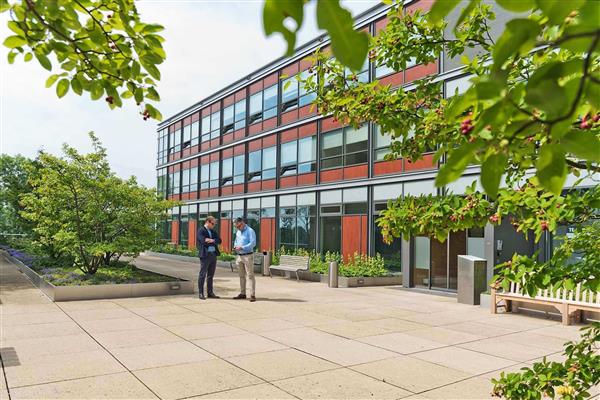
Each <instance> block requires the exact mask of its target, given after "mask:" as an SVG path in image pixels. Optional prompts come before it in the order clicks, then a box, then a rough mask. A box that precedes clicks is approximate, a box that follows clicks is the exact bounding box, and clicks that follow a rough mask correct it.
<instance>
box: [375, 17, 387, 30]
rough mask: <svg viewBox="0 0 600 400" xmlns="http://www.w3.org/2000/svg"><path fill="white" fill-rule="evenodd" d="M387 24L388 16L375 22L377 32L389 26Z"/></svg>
mask: <svg viewBox="0 0 600 400" xmlns="http://www.w3.org/2000/svg"><path fill="white" fill-rule="evenodd" d="M387 24H388V19H387V17H386V18H383V19H380V20H379V21H377V22H375V33H379V31H380V30H382V29H383V28H385V27H386V26H387Z"/></svg>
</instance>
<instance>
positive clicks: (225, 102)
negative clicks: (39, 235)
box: [223, 95, 234, 107]
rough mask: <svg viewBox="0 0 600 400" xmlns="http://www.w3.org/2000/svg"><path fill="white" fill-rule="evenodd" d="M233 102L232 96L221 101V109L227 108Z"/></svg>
mask: <svg viewBox="0 0 600 400" xmlns="http://www.w3.org/2000/svg"><path fill="white" fill-rule="evenodd" d="M233 102H234V95H231V96H228V97H226V98H225V99H223V107H227V106H229V105H231V104H233Z"/></svg>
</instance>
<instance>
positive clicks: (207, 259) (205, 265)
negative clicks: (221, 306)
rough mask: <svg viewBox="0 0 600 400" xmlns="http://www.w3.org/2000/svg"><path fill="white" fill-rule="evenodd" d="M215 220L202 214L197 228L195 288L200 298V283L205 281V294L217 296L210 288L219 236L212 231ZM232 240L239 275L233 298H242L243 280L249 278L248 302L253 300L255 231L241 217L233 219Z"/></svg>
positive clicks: (210, 296) (201, 296)
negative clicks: (236, 289) (234, 229)
mask: <svg viewBox="0 0 600 400" xmlns="http://www.w3.org/2000/svg"><path fill="white" fill-rule="evenodd" d="M216 224H217V221H216V219H215V218H214V217H213V216H208V217H206V220H205V222H204V226H202V227H200V228H199V229H198V234H197V239H196V240H197V248H198V256H199V257H200V274H199V275H198V291H199V297H200V299H201V300H206V296H204V282H205V281H206V293H207V296H208V298H212V299H218V298H219V296H217V295H216V294H215V292H214V290H213V278H214V276H215V271H216V268H217V256H218V255H219V254H220V252H219V244H221V238H220V236H219V234H218V232H217V231H216V230H215V227H216ZM235 227H236V229H237V231H236V233H235V241H234V245H233V248H234V250H235V252H236V254H237V256H236V264H237V267H238V271H239V276H240V294H238V295H237V296H235V297H234V299H235V300H241V299H246V298H247V296H246V280H249V281H250V290H251V292H250V301H251V302H254V301H256V280H255V278H254V253H253V252H254V247H255V246H256V233H255V232H254V229H252V228H251V227H250V226H248V224H246V222H245V221H244V219H243V218H237V219H236V220H235Z"/></svg>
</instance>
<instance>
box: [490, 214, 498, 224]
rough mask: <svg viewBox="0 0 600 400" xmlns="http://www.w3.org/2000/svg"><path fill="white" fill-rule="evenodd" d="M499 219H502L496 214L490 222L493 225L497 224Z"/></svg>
mask: <svg viewBox="0 0 600 400" xmlns="http://www.w3.org/2000/svg"><path fill="white" fill-rule="evenodd" d="M499 219H500V217H499V216H498V214H494V215H492V216H491V217H490V222H491V223H492V224H497V223H498V220H499Z"/></svg>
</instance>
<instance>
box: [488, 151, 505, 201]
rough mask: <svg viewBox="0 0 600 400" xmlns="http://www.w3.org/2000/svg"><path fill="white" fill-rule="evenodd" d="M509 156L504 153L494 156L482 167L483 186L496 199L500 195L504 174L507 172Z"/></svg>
mask: <svg viewBox="0 0 600 400" xmlns="http://www.w3.org/2000/svg"><path fill="white" fill-rule="evenodd" d="M507 162H508V156H507V155H506V154H504V153H499V154H492V155H491V156H489V157H488V158H487V159H486V160H485V161H484V162H483V164H482V165H481V186H483V188H484V189H485V192H486V193H487V194H488V195H489V196H490V197H491V198H492V199H495V198H496V196H497V195H498V188H499V187H500V180H501V179H502V174H503V173H504V171H506V163H507Z"/></svg>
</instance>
